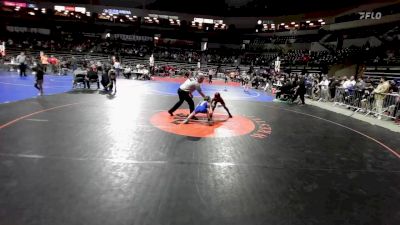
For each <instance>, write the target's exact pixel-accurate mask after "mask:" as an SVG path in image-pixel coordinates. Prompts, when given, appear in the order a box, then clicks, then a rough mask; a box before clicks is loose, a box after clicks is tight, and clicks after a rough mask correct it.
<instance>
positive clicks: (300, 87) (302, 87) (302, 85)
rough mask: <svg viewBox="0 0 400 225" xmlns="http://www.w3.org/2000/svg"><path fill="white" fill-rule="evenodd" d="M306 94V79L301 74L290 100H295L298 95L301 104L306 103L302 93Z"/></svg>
mask: <svg viewBox="0 0 400 225" xmlns="http://www.w3.org/2000/svg"><path fill="white" fill-rule="evenodd" d="M305 94H306V81H305V79H304V77H303V76H300V79H299V80H298V81H297V82H296V92H295V94H294V96H293V99H292V101H293V102H294V101H296V99H297V97H298V96H300V100H301V104H303V105H304V104H306V103H305V101H304V95H305Z"/></svg>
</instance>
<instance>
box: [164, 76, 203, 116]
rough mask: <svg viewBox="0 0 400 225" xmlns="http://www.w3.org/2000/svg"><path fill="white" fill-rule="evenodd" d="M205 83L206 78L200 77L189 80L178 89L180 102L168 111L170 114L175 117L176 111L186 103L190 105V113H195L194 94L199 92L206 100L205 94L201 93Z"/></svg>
mask: <svg viewBox="0 0 400 225" xmlns="http://www.w3.org/2000/svg"><path fill="white" fill-rule="evenodd" d="M203 81H204V76H203V75H199V76H198V77H197V78H189V79H187V80H186V81H185V82H184V83H183V84H182V85H181V86H180V87H179V88H178V96H179V101H178V102H177V103H176V104H175V105H174V107H172V108H171V109H170V110H168V113H169V114H170V115H171V116H173V115H174V112H175V110H177V109H178V108H179V107H180V106H181V105H182V103H183V102H184V101H186V102H187V103H188V104H189V109H190V113H192V112H193V111H194V102H193V99H192V98H193V95H192V93H193V92H194V91H195V90H197V92H199V94H200V95H201V96H202V97H203V98H204V97H205V94H204V93H203V92H202V91H201V85H200V84H201V83H203Z"/></svg>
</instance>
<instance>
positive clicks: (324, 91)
mask: <svg viewBox="0 0 400 225" xmlns="http://www.w3.org/2000/svg"><path fill="white" fill-rule="evenodd" d="M318 85H319V86H320V87H321V98H320V100H322V101H328V99H329V80H328V78H327V77H324V78H323V79H322V81H321V82H320V83H319V84H318Z"/></svg>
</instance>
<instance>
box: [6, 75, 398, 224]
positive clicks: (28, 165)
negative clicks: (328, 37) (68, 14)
mask: <svg viewBox="0 0 400 225" xmlns="http://www.w3.org/2000/svg"><path fill="white" fill-rule="evenodd" d="M7 76H8V75H7ZM10 76H11V75H10ZM11 77H12V79H14V78H15V79H16V80H18V81H15V83H17V82H21V83H18V84H24V85H25V86H21V85H19V86H18V88H20V89H19V90H20V91H21V92H24V91H28V92H30V91H31V90H30V89H33V90H34V88H33V87H32V86H31V83H29V82H30V80H26V81H20V80H19V79H20V78H18V77H15V76H11ZM0 79H3V78H0ZM28 79H32V78H28ZM49 79H53V81H54V82H53V83H50V82H48V83H47V85H48V88H47V92H46V86H45V93H47V94H50V93H49V91H50V89H51V88H52V85H53V86H70V84H71V83H68V85H66V84H65V85H64V84H61V85H57V82H56V81H60V82H61V80H58V79H65V80H68V79H70V78H68V77H50V76H49V77H48V78H46V80H45V82H46V81H47V80H49ZM1 81H2V83H3V85H6V86H0V92H1V93H2V96H5V95H10V96H13V94H16V93H15V92H14V93H13V92H12V91H10V89H12V90H14V89H13V88H15V87H14V86H15V85H12V84H13V82H12V81H3V80H1ZM65 82H68V81H65ZM4 83H11V84H10V85H8V86H7V84H4ZM0 84H1V83H0ZM11 86H13V87H11ZM29 86H30V87H29ZM93 86H95V85H93ZM178 86H179V83H174V82H164V81H136V80H124V79H120V80H118V81H117V88H118V91H117V93H116V94H115V95H110V94H106V93H101V92H100V94H99V91H97V90H94V89H93V90H79V89H78V90H73V91H69V92H65V91H66V90H59V92H58V94H57V93H53V92H51V94H54V95H47V96H42V97H37V98H31V97H33V96H29V95H26V96H28V97H24V98H25V100H20V99H13V98H12V97H3V99H5V100H4V101H3V102H5V101H10V102H11V103H7V104H0V143H1V144H0V181H1V182H0V224H2V225H3V224H4V225H8V224H10V225H11V224H12V225H27V224H29V225H30V224H35V225H36V224H37V225H59V224H68V225H72V224H84V225H98V224H110V225H119V224H129V225H131V224H135V225H136V224H146V225H147V224H148V225H164V224H171V225H178V224H182V225H183V224H184V225H187V224H207V225H211V224H215V225H223V224H227V225H233V224H238V225H252V224H273V225H283V224H284V225H289V224H290V225H297V224H299V225H303V224H304V225H322V224H323V225H330V224H335V225H336V224H338V225H339V224H340V225H347V224H348V225H350V224H351V225H361V224H362V225H367V224H368V225H395V224H396V225H397V224H400V193H399V191H398V190H399V189H400V154H399V153H400V135H399V134H398V133H394V132H391V131H389V130H386V129H383V128H379V127H376V126H372V125H370V124H367V123H364V122H361V121H358V120H355V119H352V118H349V117H345V116H343V115H340V114H336V113H333V112H329V111H325V110H323V109H320V108H317V107H313V106H308V105H306V106H300V105H288V104H282V103H274V102H272V100H273V97H271V96H268V95H267V94H265V93H262V92H257V91H255V90H251V91H250V92H249V93H244V92H243V90H242V89H241V88H240V87H234V86H227V87H225V86H224V85H223V84H218V83H217V84H216V85H204V90H205V92H206V93H207V94H209V95H212V94H213V92H215V91H220V92H221V95H222V97H223V98H224V99H225V102H226V103H227V106H228V107H229V109H230V111H231V112H232V114H233V118H232V119H228V118H227V115H226V113H225V111H224V109H223V108H221V107H219V108H217V113H216V116H215V120H216V122H215V123H214V124H213V125H212V126H209V125H208V124H206V123H203V120H202V117H201V116H200V120H199V121H191V122H190V123H189V124H187V125H183V124H177V123H176V122H177V121H178V122H179V121H180V120H181V119H182V118H180V117H179V116H178V114H179V113H183V114H187V113H188V109H187V108H188V106H187V104H186V103H184V104H183V105H182V108H181V109H180V110H179V111H178V112H177V116H175V117H171V116H169V115H168V114H167V113H166V111H167V110H168V109H169V108H170V107H171V106H172V105H173V104H175V102H176V101H177V99H178V98H177V95H176V89H177V87H178ZM65 89H67V88H65ZM68 90H70V88H69V89H68ZM63 92H65V93H63ZM3 93H4V94H3ZM16 95H20V94H16ZM21 98H22V97H21ZM16 100H20V101H16ZM199 100H200V99H199V98H196V99H195V103H197V102H199ZM12 101H14V102H12Z"/></svg>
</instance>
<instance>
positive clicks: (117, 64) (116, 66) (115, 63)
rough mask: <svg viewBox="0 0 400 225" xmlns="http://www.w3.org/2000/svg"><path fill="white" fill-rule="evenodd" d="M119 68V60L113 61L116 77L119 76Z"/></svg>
mask: <svg viewBox="0 0 400 225" xmlns="http://www.w3.org/2000/svg"><path fill="white" fill-rule="evenodd" d="M120 69H121V63H120V62H119V61H115V62H114V70H115V73H116V75H117V77H119V71H120Z"/></svg>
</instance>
